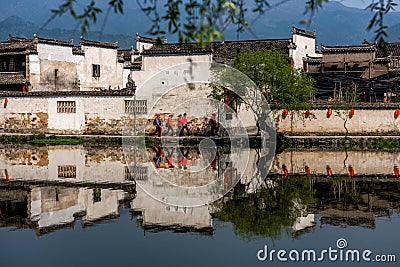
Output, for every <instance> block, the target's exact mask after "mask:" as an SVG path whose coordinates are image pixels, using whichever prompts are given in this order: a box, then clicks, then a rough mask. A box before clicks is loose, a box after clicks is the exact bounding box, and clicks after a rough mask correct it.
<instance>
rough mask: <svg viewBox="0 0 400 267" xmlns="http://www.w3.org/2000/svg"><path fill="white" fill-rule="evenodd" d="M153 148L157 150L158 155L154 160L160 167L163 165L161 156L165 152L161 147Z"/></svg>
mask: <svg viewBox="0 0 400 267" xmlns="http://www.w3.org/2000/svg"><path fill="white" fill-rule="evenodd" d="M153 150H154V151H155V152H156V156H155V157H154V158H153V161H154V164H155V165H156V167H157V169H158V168H160V166H161V156H162V154H163V151H162V148H161V147H158V148H157V149H155V148H153Z"/></svg>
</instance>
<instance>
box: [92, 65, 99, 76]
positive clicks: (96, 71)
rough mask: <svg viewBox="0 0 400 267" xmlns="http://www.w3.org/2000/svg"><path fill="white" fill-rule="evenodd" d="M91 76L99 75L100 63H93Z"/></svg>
mask: <svg viewBox="0 0 400 267" xmlns="http://www.w3.org/2000/svg"><path fill="white" fill-rule="evenodd" d="M93 77H100V65H98V64H93Z"/></svg>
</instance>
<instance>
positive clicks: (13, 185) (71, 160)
mask: <svg viewBox="0 0 400 267" xmlns="http://www.w3.org/2000/svg"><path fill="white" fill-rule="evenodd" d="M199 155H200V153H199V151H198V150H196V149H189V148H184V149H180V148H178V149H177V148H172V149H171V148H167V149H163V150H160V149H157V148H156V149H154V150H150V151H148V154H147V153H146V155H140V153H139V154H138V155H136V156H135V160H136V163H137V164H136V165H135V166H134V168H129V167H127V166H126V160H125V157H124V155H123V152H122V148H121V147H107V148H104V147H103V148H98V147H97V148H94V147H84V146H54V147H30V146H20V147H19V146H5V147H4V148H3V149H2V150H1V151H0V226H1V227H17V228H31V229H35V230H36V231H37V234H38V235H41V234H44V233H48V232H51V231H54V230H57V229H63V228H70V227H72V228H73V227H74V225H75V223H76V221H77V219H79V220H80V221H81V224H82V226H83V227H88V226H91V225H94V224H97V223H102V222H110V221H112V220H116V219H117V218H118V217H119V209H120V208H129V209H130V210H131V213H132V215H133V216H136V218H137V220H138V224H139V225H140V227H142V228H143V229H144V230H145V231H155V232H157V231H162V230H170V231H174V232H188V231H190V232H199V233H202V234H206V235H212V234H213V233H214V231H215V229H214V227H213V218H216V219H219V217H218V215H217V214H218V210H219V209H220V208H221V207H224V205H225V206H226V205H228V204H229V201H231V200H233V199H235V198H242V199H243V200H244V201H247V199H250V198H251V199H252V201H254V195H255V194H256V193H257V192H262V191H263V190H264V191H268V192H270V193H271V194H273V193H275V194H276V192H277V191H279V190H280V188H279V187H280V186H282V179H293V177H295V176H296V175H300V176H301V177H302V179H305V183H306V184H305V185H306V187H305V188H306V189H307V192H308V193H310V192H311V193H312V200H311V201H309V202H305V201H303V200H302V199H301V198H300V199H299V198H293V199H291V200H290V203H291V204H290V205H291V207H290V209H288V210H289V212H293V214H294V215H295V216H294V217H293V216H292V217H293V219H291V221H289V225H287V226H291V229H292V235H293V237H297V236H298V235H300V234H302V233H308V232H310V231H311V232H312V231H313V229H314V227H315V225H316V218H317V217H318V218H319V221H320V224H321V226H322V227H323V226H324V225H334V226H341V227H343V226H359V227H365V228H370V229H374V228H375V227H376V225H375V220H376V218H377V217H380V216H383V217H389V218H390V216H392V215H393V214H394V213H398V211H399V207H400V205H399V203H400V199H399V197H398V196H399V195H400V194H399V192H398V191H399V190H398V186H397V184H398V181H397V180H396V179H397V176H396V175H395V173H393V170H394V169H393V166H397V165H399V162H398V160H399V157H400V156H399V155H398V153H394V152H393V153H392V152H388V151H385V152H379V151H349V152H348V153H347V155H346V153H345V152H341V151H323V152H318V151H306V152H299V151H298V152H293V151H288V152H282V153H280V154H278V155H277V156H276V158H275V160H274V162H273V163H272V168H271V171H270V174H269V175H268V176H267V179H265V177H263V175H262V173H260V172H259V171H258V167H257V166H258V165H259V164H262V161H260V159H259V157H258V153H257V151H256V150H254V149H252V150H250V158H249V161H248V163H247V164H248V168H246V169H245V171H244V172H243V174H242V179H241V180H240V182H239V183H238V184H237V185H236V187H235V190H233V191H231V192H230V193H229V194H228V195H227V196H226V197H224V198H223V199H222V200H220V201H218V203H215V204H211V205H204V206H200V207H196V208H192V207H178V206H172V205H168V204H165V203H162V202H159V201H157V200H155V199H153V198H152V197H150V196H148V195H147V194H146V193H145V192H144V191H143V190H142V189H141V188H140V187H136V186H135V179H143V180H146V179H147V178H148V175H150V173H151V172H150V171H149V169H148V168H149V167H150V165H149V164H154V165H155V166H156V167H158V168H160V170H161V171H170V172H172V173H179V172H184V171H186V169H195V168H199V167H198V166H206V167H207V168H209V171H210V173H213V172H214V173H218V172H220V171H223V170H226V169H228V168H229V164H226V162H227V160H226V158H224V155H223V152H218V153H217V154H216V155H214V156H210V158H201V157H200V156H199ZM282 165H285V166H286V167H287V169H288V177H286V176H285V175H284V174H283V173H282V168H281V166H282ZM327 165H329V166H330V167H331V168H332V171H333V176H332V177H329V176H328V175H327V173H326V166H327ZM306 166H307V167H308V168H309V170H310V171H309V172H308V173H307V168H306ZM349 166H351V168H350V167H349ZM351 169H353V172H354V173H353V174H352V172H351ZM339 174H340V175H341V176H339ZM230 175H231V176H232V177H228V178H229V179H230V180H235V177H233V176H237V175H239V174H238V173H236V172H234V171H232V172H230ZM374 175H375V176H376V177H378V178H376V179H372V178H371V177H373V176H374ZM382 175H386V176H385V177H386V178H385V179H386V180H385V179H384V178H379V177H382ZM363 176H365V177H367V178H365V179H364V178H363ZM177 177H178V176H177ZM193 177H194V176H193ZM357 177H358V178H357ZM355 178H357V179H355ZM208 179H209V177H202V179H200V178H199V180H197V182H201V183H203V184H205V183H208V182H210V181H209V180H208ZM184 181H185V180H182V181H181V182H184ZM188 181H189V180H188ZM175 182H179V181H175ZM191 182H193V181H191ZM240 188H241V190H238V189H240ZM239 191H240V192H241V193H240V194H238V193H236V192H239ZM282 193H283V194H284V193H285V192H284V191H282ZM286 193H287V194H286V195H288V192H286ZM308 193H307V194H308ZM289 195H290V194H289ZM239 204H240V203H239ZM244 204H246V203H244ZM263 205H268V203H264V204H263ZM260 209H265V206H262V205H261V206H260ZM229 212H233V211H232V210H230V211H229ZM225 215H226V216H227V217H226V218H228V217H229V214H225ZM317 215H318V216H317ZM292 217H291V218H292ZM232 222H233V221H232ZM233 223H234V222H233ZM254 227H256V226H254Z"/></svg>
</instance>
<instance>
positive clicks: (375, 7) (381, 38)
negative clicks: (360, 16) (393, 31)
mask: <svg viewBox="0 0 400 267" xmlns="http://www.w3.org/2000/svg"><path fill="white" fill-rule="evenodd" d="M396 6H397V4H396V3H394V1H393V0H378V1H372V2H371V4H370V5H369V6H368V7H367V9H369V10H371V11H372V12H374V15H373V16H372V19H371V20H370V22H369V24H368V26H367V30H368V31H370V30H372V29H373V28H374V27H377V29H376V30H375V41H377V42H378V43H379V44H380V46H383V44H384V43H385V39H386V38H387V37H388V36H387V33H386V30H387V28H388V26H386V25H385V24H384V22H383V18H384V16H385V14H387V13H388V12H390V11H394V10H395V9H394V8H395V7H396Z"/></svg>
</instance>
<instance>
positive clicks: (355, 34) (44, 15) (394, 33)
mask: <svg viewBox="0 0 400 267" xmlns="http://www.w3.org/2000/svg"><path fill="white" fill-rule="evenodd" d="M0 1H2V2H4V3H1V6H2V9H3V12H2V13H1V14H0V20H1V19H5V20H3V21H2V22H0V38H1V39H2V40H5V39H6V38H7V36H8V34H9V33H11V34H12V35H16V36H22V37H32V36H33V34H34V33H38V35H39V36H42V37H48V38H55V39H62V40H70V39H74V40H76V41H78V40H79V37H80V35H81V33H80V29H79V27H78V29H77V30H75V31H74V30H73V29H74V28H75V27H76V21H74V20H73V19H72V18H70V17H69V16H63V17H56V18H55V19H54V20H53V21H52V22H51V23H50V24H49V25H48V26H47V27H46V29H44V30H42V31H40V32H38V29H39V28H40V26H42V25H43V24H44V23H45V21H46V20H47V19H48V18H49V17H50V16H51V12H50V10H51V9H52V8H55V7H57V5H58V4H59V3H57V1H54V0H43V1H37V0H15V2H11V1H7V2H5V0H0ZM305 1H306V0H300V1H297V0H292V1H287V2H284V3H283V4H280V5H277V6H274V3H279V2H281V1H280V0H270V3H271V5H272V6H274V7H273V8H272V9H271V10H269V11H267V12H266V13H265V14H264V15H263V16H260V17H258V18H257V19H256V18H255V15H254V14H251V13H250V14H249V15H250V18H249V23H250V25H251V29H252V33H251V32H249V31H245V32H244V33H241V34H240V35H239V38H240V39H264V38H288V37H290V36H291V33H290V30H291V26H292V25H293V24H295V25H296V26H297V27H300V28H305V29H307V30H310V31H314V30H315V31H316V33H317V44H319V43H323V44H327V45H339V44H340V45H342V44H360V43H362V42H363V40H364V39H367V40H369V41H373V37H374V32H373V31H371V32H366V30H365V29H366V26H367V25H368V22H369V20H370V19H371V17H372V13H371V12H368V11H365V10H363V9H358V8H351V7H346V6H344V5H342V4H341V3H339V2H329V3H328V4H325V5H324V8H322V9H320V10H319V11H318V12H317V13H316V14H315V16H314V17H313V20H312V23H311V25H310V26H309V27H308V28H307V27H305V26H302V25H300V24H299V22H300V21H301V20H304V19H308V18H309V17H308V15H306V16H305V15H303V10H304V3H305ZM22 3H25V4H22ZM103 5H104V4H103ZM248 9H249V10H251V7H250V6H249V8H248ZM399 14H400V13H399V12H391V13H389V14H387V15H386V17H385V22H386V23H387V25H389V26H392V27H390V28H389V30H388V33H389V34H390V36H389V40H390V41H399V36H400V35H399V33H400V16H399ZM6 15H7V16H6ZM10 16H11V17H10ZM15 16H18V17H20V18H19V19H17V17H15ZM103 19H104V14H103V15H101V16H100V17H99V18H98V23H97V24H96V25H91V28H90V30H97V31H98V30H99V29H100V28H101V26H102V23H103ZM396 24H399V26H396ZM149 27H150V21H149V20H148V18H146V16H145V14H143V12H141V11H140V10H139V9H138V7H137V6H136V3H135V1H125V6H124V15H123V16H122V15H116V14H113V13H110V16H109V17H108V19H107V21H106V24H105V28H104V34H103V37H102V40H101V41H110V42H114V41H118V42H119V45H120V47H121V48H128V47H130V46H131V45H134V44H133V38H134V36H135V33H136V32H138V33H139V34H141V35H146V32H147V30H148V29H149ZM396 27H397V28H398V30H396V29H397V28H396ZM61 28H62V29H61ZM99 35H100V34H99V32H91V33H90V34H89V35H88V36H87V37H86V38H88V39H94V40H99ZM225 36H226V37H225V39H226V40H236V39H237V37H238V34H237V33H236V32H235V28H234V27H231V28H229V29H228V30H227V31H226V32H225ZM167 39H168V41H169V42H174V41H176V38H175V37H174V36H167Z"/></svg>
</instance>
